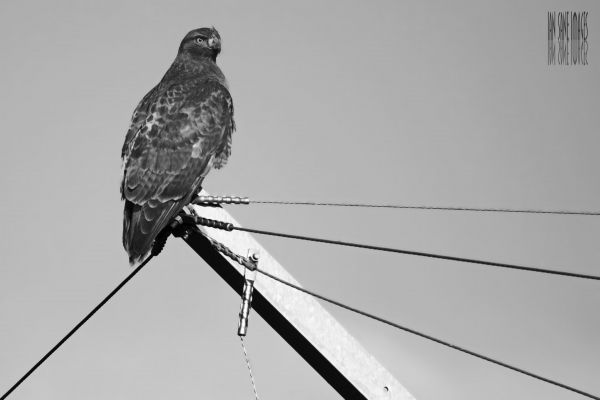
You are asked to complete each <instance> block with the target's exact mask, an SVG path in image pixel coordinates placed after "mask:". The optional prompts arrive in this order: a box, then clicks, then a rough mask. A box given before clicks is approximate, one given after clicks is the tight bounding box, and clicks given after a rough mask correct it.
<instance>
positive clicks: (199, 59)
mask: <svg viewBox="0 0 600 400" xmlns="http://www.w3.org/2000/svg"><path fill="white" fill-rule="evenodd" d="M220 50H221V47H220V36H219V34H218V32H217V31H216V30H215V29H214V28H201V29H196V30H193V31H191V32H190V33H188V34H187V35H186V36H185V38H184V39H183V40H182V42H181V45H180V47H179V51H178V54H177V57H176V58H175V61H174V62H173V64H172V65H171V67H170V68H169V70H168V71H167V73H166V74H165V76H164V77H163V79H162V80H161V81H160V83H159V84H158V85H156V86H155V87H154V88H153V89H152V90H151V91H150V92H148V94H146V96H144V98H143V99H142V101H141V102H140V103H139V104H138V106H137V108H136V109H135V111H134V113H133V117H132V120H131V125H130V128H129V131H128V132H127V136H126V138H125V143H124V144H123V149H122V152H121V157H122V159H123V165H124V171H123V180H122V183H121V195H122V197H123V199H124V200H125V210H124V215H123V246H124V247H125V250H126V251H127V253H128V254H129V260H130V262H131V263H135V262H137V261H140V260H141V259H142V258H143V257H144V256H145V255H146V254H147V253H148V252H149V251H150V250H151V249H152V244H153V242H154V239H155V238H156V236H157V235H158V234H159V233H160V232H161V231H162V230H163V228H165V226H166V225H167V224H168V223H169V221H170V220H171V219H172V218H173V217H174V216H175V215H176V214H177V213H178V212H179V211H180V210H181V209H182V208H183V207H184V206H185V205H187V204H188V203H189V202H190V200H191V198H192V196H193V195H194V194H195V193H197V192H198V191H199V190H200V188H201V184H202V181H203V179H204V177H205V176H206V174H207V173H208V172H209V170H210V169H211V168H212V167H215V168H221V167H222V166H223V165H225V163H226V162H227V158H228V157H229V154H230V152H231V134H232V132H233V130H234V129H235V125H234V121H233V102H232V99H231V96H230V94H229V91H228V90H227V81H226V80H225V77H224V76H223V73H222V72H221V70H220V69H219V67H218V66H217V64H216V63H215V61H216V57H217V55H218V54H219V52H220Z"/></svg>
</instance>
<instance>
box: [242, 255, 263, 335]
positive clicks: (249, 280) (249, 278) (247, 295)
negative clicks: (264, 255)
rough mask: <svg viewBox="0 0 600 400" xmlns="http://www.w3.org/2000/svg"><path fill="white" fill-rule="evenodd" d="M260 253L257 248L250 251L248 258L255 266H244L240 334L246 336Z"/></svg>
mask: <svg viewBox="0 0 600 400" xmlns="http://www.w3.org/2000/svg"><path fill="white" fill-rule="evenodd" d="M258 259H259V255H258V252H257V251H256V250H249V251H248V260H249V261H250V262H251V264H253V265H254V268H250V267H249V266H248V267H245V268H244V287H243V289H242V304H241V306H240V313H239V317H240V319H239V323H238V332H237V333H238V336H241V337H243V336H246V333H247V332H248V317H249V316H250V308H251V306H252V292H253V291H254V280H255V279H256V268H257V267H258Z"/></svg>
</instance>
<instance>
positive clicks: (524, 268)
mask: <svg viewBox="0 0 600 400" xmlns="http://www.w3.org/2000/svg"><path fill="white" fill-rule="evenodd" d="M233 229H234V230H238V231H243V232H249V233H257V234H260V235H267V236H277V237H282V238H287V239H297V240H304V241H309V242H317V243H325V244H333V245H338V246H346V247H356V248H360V249H367V250H375V251H383V252H388V253H399V254H406V255H412V256H419V257H428V258H436V259H440V260H447V261H458V262H465V263H471V264H479V265H485V266H490V267H499V268H507V269H514V270H520V271H529V272H538V273H544V274H551V275H561V276H568V277H572V278H580V279H591V280H600V276H596V275H589V274H582V273H577V272H568V271H559V270H553V269H547V268H539V267H528V266H524V265H517V264H507V263H501V262H494V261H486V260H478V259H473V258H465V257H455V256H447V255H442V254H434V253H426V252H421V251H412V250H403V249H397V248H392V247H383V246H374V245H368V244H361V243H354V242H345V241H341V240H331V239H323V238H316V237H311V236H302V235H294V234H289V233H281V232H272V231H266V230H261V229H252V228H243V227H240V226H234V227H233Z"/></svg>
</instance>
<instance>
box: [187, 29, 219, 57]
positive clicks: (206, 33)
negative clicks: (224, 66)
mask: <svg viewBox="0 0 600 400" xmlns="http://www.w3.org/2000/svg"><path fill="white" fill-rule="evenodd" d="M220 52H221V36H220V35H219V32H217V30H216V29H215V28H214V27H212V28H199V29H194V30H193V31H190V32H189V33H188V34H187V35H185V37H184V38H183V40H182V41H181V44H180V45H179V54H182V53H186V54H189V55H191V56H193V57H207V58H211V59H212V60H213V61H215V60H216V59H217V55H218V54H219V53H220Z"/></svg>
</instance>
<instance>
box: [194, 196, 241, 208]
mask: <svg viewBox="0 0 600 400" xmlns="http://www.w3.org/2000/svg"><path fill="white" fill-rule="evenodd" d="M193 203H194V204H197V205H199V206H216V205H219V204H244V205H248V204H250V199H249V198H248V197H240V196H202V195H201V196H198V197H196V198H195V199H194V201H193Z"/></svg>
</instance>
